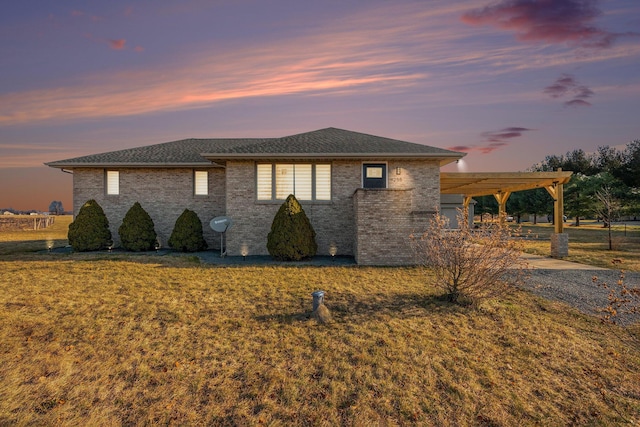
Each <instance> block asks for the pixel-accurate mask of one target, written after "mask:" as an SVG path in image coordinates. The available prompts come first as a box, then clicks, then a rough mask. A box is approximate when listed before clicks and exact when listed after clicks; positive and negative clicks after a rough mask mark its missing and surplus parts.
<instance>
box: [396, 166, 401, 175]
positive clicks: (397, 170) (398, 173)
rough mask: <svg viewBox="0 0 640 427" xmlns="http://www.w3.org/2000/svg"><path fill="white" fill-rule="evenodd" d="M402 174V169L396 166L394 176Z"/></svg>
mask: <svg viewBox="0 0 640 427" xmlns="http://www.w3.org/2000/svg"><path fill="white" fill-rule="evenodd" d="M401 173H402V168H401V167H400V166H398V167H397V168H396V175H400V174H401Z"/></svg>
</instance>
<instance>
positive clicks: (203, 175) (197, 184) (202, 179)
mask: <svg viewBox="0 0 640 427" xmlns="http://www.w3.org/2000/svg"><path fill="white" fill-rule="evenodd" d="M193 194H195V195H196V196H206V195H208V194H209V173H208V172H207V171H195V172H194V174H193Z"/></svg>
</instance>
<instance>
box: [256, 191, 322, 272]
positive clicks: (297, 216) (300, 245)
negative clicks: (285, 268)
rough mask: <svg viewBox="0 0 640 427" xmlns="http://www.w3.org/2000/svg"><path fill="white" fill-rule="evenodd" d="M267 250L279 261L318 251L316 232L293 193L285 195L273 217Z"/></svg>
mask: <svg viewBox="0 0 640 427" xmlns="http://www.w3.org/2000/svg"><path fill="white" fill-rule="evenodd" d="M267 250H268V251H269V254H271V256H272V257H274V258H275V259H277V260H279V261H299V260H301V259H305V258H311V257H313V256H314V255H315V254H316V252H318V244H317V243H316V232H315V231H314V230H313V227H312V226H311V222H310V221H309V218H307V214H305V213H304V209H302V206H300V203H299V202H298V200H297V199H296V198H295V196H294V195H293V194H291V195H289V197H287V200H286V201H285V202H284V203H283V204H282V206H280V209H278V213H276V216H275V217H274V218H273V223H272V224H271V232H270V233H269V235H268V236H267Z"/></svg>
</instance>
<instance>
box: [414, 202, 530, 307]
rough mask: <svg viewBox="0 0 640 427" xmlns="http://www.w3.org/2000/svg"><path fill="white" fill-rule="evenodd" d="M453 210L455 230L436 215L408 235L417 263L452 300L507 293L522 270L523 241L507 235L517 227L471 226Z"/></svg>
mask: <svg viewBox="0 0 640 427" xmlns="http://www.w3.org/2000/svg"><path fill="white" fill-rule="evenodd" d="M463 218H464V215H463V214H462V213H461V212H459V213H458V224H463V225H462V228H460V229H450V228H449V220H448V218H446V217H445V216H442V215H440V214H436V215H435V216H434V217H433V218H432V219H431V220H430V221H429V227H428V229H427V230H426V231H425V232H424V234H422V235H421V236H415V235H412V236H411V240H412V242H413V247H414V250H415V255H416V260H417V262H418V264H419V265H423V266H425V267H428V268H429V269H430V270H431V271H432V272H433V275H434V276H435V285H436V286H437V287H439V288H440V289H442V290H443V291H444V292H445V296H446V297H447V299H448V300H449V301H451V302H454V303H472V304H477V303H478V302H480V301H481V300H483V299H487V298H493V297H497V296H500V295H503V294H504V293H505V292H508V291H509V290H510V289H511V287H512V285H513V284H515V283H518V282H519V281H520V280H521V279H522V277H523V275H524V272H525V266H526V264H525V262H524V261H523V260H522V259H521V257H520V254H521V250H522V244H521V242H520V241H519V240H517V239H514V238H512V236H513V234H514V233H515V234H517V233H519V232H520V231H519V230H514V229H512V228H511V227H510V226H508V225H507V224H505V223H500V222H497V223H489V224H486V225H483V226H482V227H481V228H476V229H472V228H470V227H469V226H468V225H466V224H467V222H466V220H464V219H463Z"/></svg>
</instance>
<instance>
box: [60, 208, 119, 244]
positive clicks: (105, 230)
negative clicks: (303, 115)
mask: <svg viewBox="0 0 640 427" xmlns="http://www.w3.org/2000/svg"><path fill="white" fill-rule="evenodd" d="M67 237H68V238H69V244H70V245H71V246H72V247H73V250H74V251H78V252H86V251H97V250H99V249H103V248H106V247H107V246H109V244H111V230H109V220H108V219H107V216H106V215H105V214H104V211H103V210H102V207H101V206H100V205H99V204H98V202H96V201H95V200H93V199H91V200H89V201H87V202H86V203H85V204H84V205H82V207H81V208H80V212H78V216H76V219H75V221H73V222H72V223H71V224H69V233H68V234H67Z"/></svg>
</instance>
